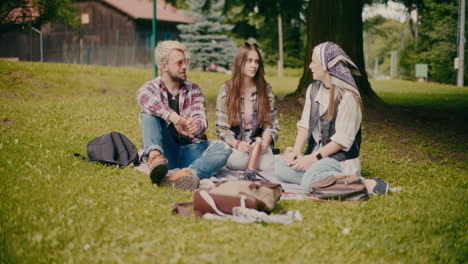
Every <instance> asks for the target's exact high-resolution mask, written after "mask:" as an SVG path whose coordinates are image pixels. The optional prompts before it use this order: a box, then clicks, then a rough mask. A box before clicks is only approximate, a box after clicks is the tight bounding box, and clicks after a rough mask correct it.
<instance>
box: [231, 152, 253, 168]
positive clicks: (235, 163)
mask: <svg viewBox="0 0 468 264" xmlns="http://www.w3.org/2000/svg"><path fill="white" fill-rule="evenodd" d="M248 159H249V156H248V153H246V152H240V151H238V150H233V151H232V153H231V155H230V156H229V158H228V160H227V162H226V167H227V168H228V169H230V170H245V168H246V166H247V162H248Z"/></svg>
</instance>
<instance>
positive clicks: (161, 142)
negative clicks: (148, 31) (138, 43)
mask: <svg viewBox="0 0 468 264" xmlns="http://www.w3.org/2000/svg"><path fill="white" fill-rule="evenodd" d="M185 50H186V48H185V46H184V45H183V44H182V43H180V42H178V41H162V42H160V43H159V44H158V46H157V47H156V50H155V60H156V64H157V65H158V68H159V70H160V74H161V76H160V77H158V78H156V79H153V80H150V81H148V82H147V83H145V84H144V85H143V86H142V87H141V88H140V89H138V91H137V101H138V104H139V105H140V107H141V113H140V121H141V126H142V130H143V147H144V152H143V159H146V160H147V162H148V167H149V169H150V178H151V180H152V182H153V183H156V184H158V185H169V186H173V187H175V188H179V189H187V190H194V189H196V188H197V187H198V185H199V179H203V178H208V177H210V175H211V174H212V173H213V172H214V171H216V170H217V169H219V168H221V167H222V166H224V164H225V163H226V160H227V159H228V157H229V155H230V154H231V152H232V150H231V149H230V148H229V147H228V146H226V145H225V144H224V143H223V142H220V141H212V142H209V141H206V130H207V126H208V122H207V117H206V109H205V98H204V96H203V92H202V90H201V89H200V87H199V86H198V85H196V84H194V83H191V82H189V81H187V72H186V70H187V66H188V64H189V59H188V58H186V57H185ZM175 168H183V169H181V170H179V171H177V172H175V173H173V174H171V175H168V176H166V174H167V171H168V169H175Z"/></svg>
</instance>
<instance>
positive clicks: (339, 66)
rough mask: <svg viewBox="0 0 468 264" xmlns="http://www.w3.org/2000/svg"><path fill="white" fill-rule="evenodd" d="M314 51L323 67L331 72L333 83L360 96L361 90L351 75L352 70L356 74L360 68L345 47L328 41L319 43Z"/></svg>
mask: <svg viewBox="0 0 468 264" xmlns="http://www.w3.org/2000/svg"><path fill="white" fill-rule="evenodd" d="M314 51H315V52H316V54H317V55H318V57H319V61H320V64H321V65H322V67H323V69H324V70H326V71H327V72H328V73H329V74H330V76H331V81H332V83H333V84H334V85H336V86H338V87H341V88H343V89H346V90H348V91H350V92H352V93H354V94H355V95H356V96H357V97H358V98H360V97H361V96H360V94H359V90H358V88H357V86H356V83H355V82H354V79H353V76H352V75H351V70H352V71H353V72H355V73H356V75H358V74H359V70H358V68H357V66H356V64H354V62H353V61H352V60H351V59H350V58H349V56H348V55H346V53H345V52H344V51H343V49H342V48H341V47H340V46H338V45H337V44H335V43H333V42H330V41H328V42H324V43H321V44H319V45H317V46H316V47H315V48H314Z"/></svg>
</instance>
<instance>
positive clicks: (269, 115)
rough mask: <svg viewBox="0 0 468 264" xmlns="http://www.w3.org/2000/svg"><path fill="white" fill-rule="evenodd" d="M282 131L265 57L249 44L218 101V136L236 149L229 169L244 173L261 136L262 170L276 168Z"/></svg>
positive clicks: (236, 62) (237, 56)
mask: <svg viewBox="0 0 468 264" xmlns="http://www.w3.org/2000/svg"><path fill="white" fill-rule="evenodd" d="M278 131H279V124H278V117H277V110H276V103H275V97H274V95H273V91H272V88H271V85H270V84H269V83H267V82H266V80H265V70H264V66H263V60H262V56H261V54H260V51H259V48H258V46H257V44H250V43H248V42H246V43H244V44H243V45H242V46H241V47H240V48H239V49H238V50H237V53H236V56H235V58H234V65H233V71H232V78H231V79H230V80H228V81H226V82H225V83H224V84H223V85H222V86H221V88H220V90H219V93H218V99H217V100H216V134H217V136H218V138H219V139H221V140H223V141H224V142H226V143H227V144H229V146H231V147H232V148H233V152H232V154H231V156H230V157H229V159H228V161H227V163H226V166H227V167H228V168H229V169H233V170H244V169H245V168H246V165H247V161H248V158H249V153H250V152H251V150H252V143H253V140H254V139H255V138H256V137H261V138H262V156H261V157H260V162H259V165H258V169H259V170H268V169H272V167H273V153H272V149H271V146H273V145H274V142H276V141H277V139H278Z"/></svg>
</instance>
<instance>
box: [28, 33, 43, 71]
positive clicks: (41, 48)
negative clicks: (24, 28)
mask: <svg viewBox="0 0 468 264" xmlns="http://www.w3.org/2000/svg"><path fill="white" fill-rule="evenodd" d="M31 29H32V30H33V31H34V32H36V33H37V34H39V45H40V50H41V51H40V52H41V62H44V45H43V42H42V32H41V31H40V30H39V29H37V28H35V27H31Z"/></svg>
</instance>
